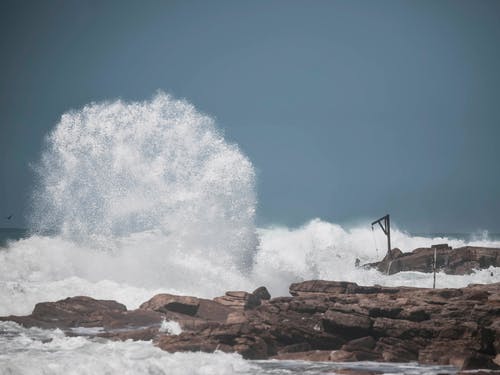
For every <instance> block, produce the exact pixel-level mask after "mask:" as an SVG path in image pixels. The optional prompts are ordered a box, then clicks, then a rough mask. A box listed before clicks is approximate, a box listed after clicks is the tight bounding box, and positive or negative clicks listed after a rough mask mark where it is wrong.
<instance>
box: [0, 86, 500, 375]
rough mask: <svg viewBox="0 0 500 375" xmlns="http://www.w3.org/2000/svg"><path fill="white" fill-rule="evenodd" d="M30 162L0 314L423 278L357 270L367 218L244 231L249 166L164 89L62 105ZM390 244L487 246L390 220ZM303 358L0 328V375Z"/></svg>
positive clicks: (226, 365) (489, 277)
mask: <svg viewBox="0 0 500 375" xmlns="http://www.w3.org/2000/svg"><path fill="white" fill-rule="evenodd" d="M35 169H36V173H37V184H36V186H35V187H34V189H33V197H32V215H31V218H30V227H31V235H30V236H28V237H27V238H24V239H20V240H17V241H10V242H8V243H7V245H6V246H5V247H3V248H0V300H1V303H0V315H2V316H3V315H9V314H16V315H23V314H29V313H30V312H31V310H32V309H33V307H34V305H35V304H36V303H37V302H42V301H55V300H58V299H62V298H66V297H68V296H76V295H87V296H91V297H94V298H100V299H113V300H116V301H119V302H121V303H124V304H125V305H126V306H127V307H128V308H129V309H134V308H137V307H138V306H139V304H140V303H142V302H144V301H146V300H148V299H149V298H151V297H152V296H153V295H155V294H157V293H173V294H183V295H193V296H198V297H208V298H212V297H215V296H219V295H222V294H224V292H225V291H227V290H247V291H252V290H253V289H255V288H257V287H258V286H261V285H265V286H266V287H267V288H268V289H269V290H270V292H271V294H272V295H273V296H275V297H276V296H282V295H287V294H288V286H289V284H290V283H292V282H297V281H302V280H307V279H326V280H346V281H353V282H356V283H358V284H362V285H374V284H379V285H407V286H419V287H431V286H432V278H431V276H430V275H428V274H422V273H417V272H403V273H399V274H395V275H391V276H387V275H383V274H381V273H379V272H378V271H376V270H365V269H362V268H356V267H355V261H356V259H359V260H360V261H361V263H362V264H363V263H368V262H374V261H377V260H380V258H381V257H382V256H383V255H384V251H383V250H381V249H382V248H383V245H382V244H383V243H384V237H383V234H382V233H380V232H377V231H375V232H372V230H371V229H370V227H369V226H368V225H360V226H354V227H343V226H341V225H338V224H335V223H329V222H326V221H323V220H321V219H312V220H310V221H309V222H307V223H305V224H303V225H302V226H300V227H297V228H288V227H284V226H269V227H265V228H258V227H256V225H255V220H256V206H257V196H256V189H255V179H256V176H255V171H254V168H253V165H252V163H251V161H250V160H249V159H248V158H247V157H246V156H245V155H244V153H243V152H242V151H241V150H240V149H239V147H238V146H237V145H235V144H231V143H229V142H227V141H226V140H225V139H224V136H223V134H222V132H221V131H220V130H219V129H218V128H217V126H216V124H215V122H214V120H213V119H212V118H210V117H209V116H207V115H205V114H202V113H200V112H199V111H197V110H196V108H194V106H192V105H191V104H189V103H188V102H187V101H184V100H177V99H175V98H173V97H171V96H170V95H167V94H165V93H163V92H159V93H158V94H156V95H155V96H154V97H153V98H152V99H151V100H147V101H143V102H124V101H120V100H118V101H110V102H102V103H91V104H89V105H87V106H85V107H84V108H82V109H79V110H75V111H70V112H67V113H65V114H64V115H63V116H62V117H61V119H60V121H59V123H58V124H57V125H56V126H55V128H54V130H53V131H52V132H51V133H50V134H49V135H48V136H47V139H46V143H45V145H44V149H43V153H42V156H41V159H40V161H39V163H38V164H37V165H36V168H35ZM392 242H393V246H394V247H398V248H400V249H401V250H402V251H411V250H413V249H415V248H418V247H424V246H430V245H431V244H433V243H448V244H449V245H451V246H453V247H460V246H465V245H476V246H489V247H500V241H497V240H492V239H489V238H488V236H487V235H483V236H478V237H477V238H472V239H469V240H464V239H458V238H452V237H447V236H441V237H437V238H429V237H425V236H412V235H409V234H408V233H406V232H405V231H404V230H399V229H397V228H396V229H395V230H393V232H392ZM377 247H378V249H377ZM499 281H500V270H498V269H495V268H490V269H488V270H482V271H477V272H475V273H473V274H471V275H466V276H452V275H445V274H438V276H437V286H438V287H462V286H466V285H468V284H470V283H491V282H499ZM49 338H50V340H49ZM301 366H302V367H301ZM304 366H306V365H304V364H297V363H288V362H280V363H279V364H278V365H276V363H274V362H272V361H267V362H259V361H245V360H243V359H242V358H241V357H240V356H239V355H237V354H226V353H214V354H204V353H177V354H169V353H165V352H162V351H161V350H159V349H157V348H155V347H153V346H152V344H151V343H149V342H108V341H104V340H101V341H99V340H89V339H87V338H83V337H66V336H64V334H63V333H62V332H61V331H58V330H55V331H53V330H52V331H47V330H40V329H25V328H22V327H20V326H18V325H16V324H14V323H10V322H7V323H1V324H0V374H4V373H5V374H11V373H14V374H30V373H33V374H39V373H47V374H48V373H51V374H52V373H56V374H57V373H68V372H72V373H78V374H87V373H88V374H95V373H101V372H102V373H115V372H116V373H118V372H120V373H124V374H127V373H130V374H132V373H151V374H163V373H165V374H177V373H179V374H233V373H245V374H257V373H283V374H288V373H307V372H308V371H309V373H311V374H317V373H323V372H325V371H329V373H334V370H335V366H334V365H332V364H328V365H327V364H308V365H307V366H309V367H307V366H306V367H304ZM325 366H330V367H325ZM353 366H356V365H353ZM357 366H365V368H366V366H368V368H369V366H378V367H377V368H379V369H382V370H381V371H382V372H385V371H387V372H394V371H396V372H397V371H399V372H405V373H434V371H441V372H443V371H445V369H443V368H440V369H435V368H431V367H429V368H423V367H419V366H412V365H399V367H398V366H396V367H387V366H390V365H382V364H377V365H373V364H357ZM384 366H386V367H384ZM401 366H403V367H401ZM404 366H407V367H404ZM395 369H396V370H395ZM398 369H399V370H398ZM403 369H404V370H403Z"/></svg>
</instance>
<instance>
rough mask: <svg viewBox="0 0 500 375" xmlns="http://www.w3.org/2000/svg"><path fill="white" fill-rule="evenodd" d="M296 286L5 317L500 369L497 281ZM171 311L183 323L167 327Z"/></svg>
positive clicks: (67, 306)
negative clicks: (284, 292) (285, 291)
mask: <svg viewBox="0 0 500 375" xmlns="http://www.w3.org/2000/svg"><path fill="white" fill-rule="evenodd" d="M289 290H290V296H289V297H277V298H271V296H270V295H269V292H268V291H267V289H266V288H265V287H261V288H258V289H257V290H255V291H254V292H252V293H249V292H244V291H229V292H227V293H226V294H225V295H224V296H221V297H217V298H214V299H213V300H211V299H203V298H197V297H192V296H178V295H171V294H159V295H156V296H154V297H152V298H151V299H150V300H148V301H146V302H144V303H143V304H142V305H141V306H140V307H139V308H138V309H136V310H127V308H126V307H125V306H124V305H123V304H120V303H118V302H115V301H105V300H96V299H93V298H90V297H84V296H80V297H71V298H66V299H64V300H60V301H57V302H44V303H39V304H37V305H36V306H35V308H34V310H33V312H32V314H31V315H28V316H7V317H1V318H0V320H3V321H14V322H17V323H19V324H21V325H23V326H25V327H41V328H47V329H51V328H59V329H61V330H63V331H64V332H65V333H66V334H67V335H85V336H89V337H100V338H107V339H111V340H127V339H132V340H152V341H153V343H154V344H155V345H156V346H158V347H159V348H161V349H163V350H166V351H168V352H179V351H204V352H213V351H216V350H220V351H224V352H238V353H240V354H241V355H242V356H243V357H244V358H247V359H271V358H275V359H293V360H309V361H335V362H348V361H377V362H418V363H420V364H439V365H452V366H454V367H456V368H458V369H462V370H468V369H492V370H493V369H500V284H498V283H497V284H486V285H469V286H468V287H466V288H461V289H423V288H409V287H381V286H360V285H357V284H355V283H350V282H338V281H323V280H310V281H304V282H300V283H295V284H292V285H290V288H289ZM171 321H175V322H177V323H178V324H179V326H180V328H181V329H182V331H181V332H180V333H179V332H173V331H172V330H170V329H169V328H168V327H169V324H167V323H166V322H171ZM179 331H180V330H179Z"/></svg>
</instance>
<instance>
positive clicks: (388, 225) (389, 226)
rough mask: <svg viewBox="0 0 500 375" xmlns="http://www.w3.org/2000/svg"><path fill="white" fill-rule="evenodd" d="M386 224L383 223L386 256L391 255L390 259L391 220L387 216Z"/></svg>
mask: <svg viewBox="0 0 500 375" xmlns="http://www.w3.org/2000/svg"><path fill="white" fill-rule="evenodd" d="M385 217H386V219H385V220H386V222H385V226H386V228H387V254H391V258H392V253H391V250H392V248H391V218H390V217H389V215H386V216H385Z"/></svg>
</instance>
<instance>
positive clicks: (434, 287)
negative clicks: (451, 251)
mask: <svg viewBox="0 0 500 375" xmlns="http://www.w3.org/2000/svg"><path fill="white" fill-rule="evenodd" d="M436 260H437V253H436V248H434V264H433V266H432V268H433V269H434V270H433V271H434V282H433V283H432V289H436V268H437V267H436Z"/></svg>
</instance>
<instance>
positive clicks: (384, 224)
mask: <svg viewBox="0 0 500 375" xmlns="http://www.w3.org/2000/svg"><path fill="white" fill-rule="evenodd" d="M375 224H378V225H380V228H382V231H383V232H384V234H385V235H386V236H387V254H388V255H389V258H392V253H391V218H390V217H389V214H387V215H385V216H382V217H381V218H380V219H378V220H375V221H374V222H373V223H372V228H373V226H374V225H375Z"/></svg>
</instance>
